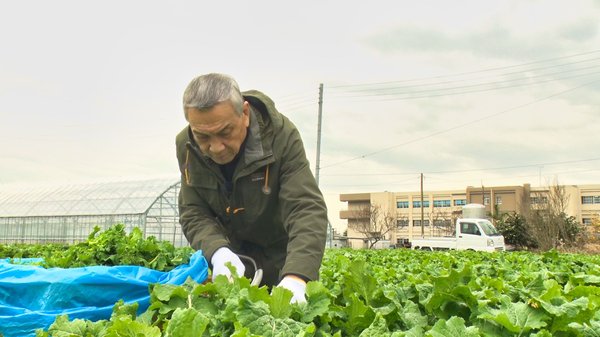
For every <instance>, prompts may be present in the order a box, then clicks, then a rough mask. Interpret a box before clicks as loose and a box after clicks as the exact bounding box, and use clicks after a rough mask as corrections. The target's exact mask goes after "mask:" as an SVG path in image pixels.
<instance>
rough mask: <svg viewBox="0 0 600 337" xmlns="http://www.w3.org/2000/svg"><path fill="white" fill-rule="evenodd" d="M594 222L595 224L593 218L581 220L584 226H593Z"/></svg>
mask: <svg viewBox="0 0 600 337" xmlns="http://www.w3.org/2000/svg"><path fill="white" fill-rule="evenodd" d="M592 222H593V221H592V219H591V218H582V219H581V223H582V224H584V225H586V226H587V225H591V224H592Z"/></svg>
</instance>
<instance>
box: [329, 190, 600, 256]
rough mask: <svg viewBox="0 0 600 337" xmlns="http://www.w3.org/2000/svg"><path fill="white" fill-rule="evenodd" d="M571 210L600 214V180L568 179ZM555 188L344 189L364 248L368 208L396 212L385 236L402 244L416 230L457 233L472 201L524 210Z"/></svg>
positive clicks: (581, 215)
mask: <svg viewBox="0 0 600 337" xmlns="http://www.w3.org/2000/svg"><path fill="white" fill-rule="evenodd" d="M561 187H562V188H563V191H564V195H565V199H566V201H567V203H566V213H567V214H568V215H570V216H573V217H575V218H576V219H577V221H578V222H580V223H582V224H584V225H588V224H591V223H592V221H594V219H598V218H600V185H562V186H561ZM549 194H550V193H549V188H533V187H531V186H530V185H529V184H524V185H523V186H485V187H472V186H468V187H467V188H466V189H464V190H446V191H423V193H421V192H420V191H418V192H376V193H351V194H341V195H340V201H342V202H346V203H347V205H348V207H347V209H346V210H342V211H340V218H341V219H343V220H347V221H348V235H347V236H348V245H349V246H350V247H353V248H364V247H366V244H367V242H366V241H365V239H364V237H365V236H366V234H363V233H360V231H357V230H356V227H357V226H356V224H358V223H360V222H361V221H362V222H364V221H365V220H368V219H366V218H367V215H366V213H368V212H365V211H364V210H365V209H370V208H371V206H376V207H378V208H379V209H380V210H381V213H382V214H385V215H389V216H390V217H392V218H395V222H396V226H395V228H393V230H391V231H389V232H388V233H386V234H385V237H383V238H381V239H382V241H384V242H385V241H388V240H389V243H390V245H402V244H403V243H405V242H406V240H411V239H412V238H413V237H416V236H443V235H451V234H452V232H453V230H454V222H455V221H456V218H457V217H459V216H460V215H461V213H462V206H464V205H466V204H469V203H478V204H483V205H485V209H486V212H487V214H490V215H492V216H493V215H494V214H495V213H496V212H499V213H510V212H515V213H518V214H523V213H524V212H525V210H526V208H527V207H531V206H532V205H536V204H542V203H544V202H546V201H547V198H548V196H549Z"/></svg>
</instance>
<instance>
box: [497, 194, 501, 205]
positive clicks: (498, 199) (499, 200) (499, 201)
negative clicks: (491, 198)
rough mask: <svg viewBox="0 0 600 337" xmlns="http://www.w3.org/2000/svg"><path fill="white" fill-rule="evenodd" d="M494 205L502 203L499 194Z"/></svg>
mask: <svg viewBox="0 0 600 337" xmlns="http://www.w3.org/2000/svg"><path fill="white" fill-rule="evenodd" d="M496 205H502V196H501V195H497V196H496Z"/></svg>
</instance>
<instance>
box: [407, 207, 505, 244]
mask: <svg viewBox="0 0 600 337" xmlns="http://www.w3.org/2000/svg"><path fill="white" fill-rule="evenodd" d="M410 244H411V247H412V249H423V250H450V249H455V250H481V251H488V252H495V251H504V250H506V247H505V245H504V237H503V236H502V234H500V233H499V232H498V230H496V227H494V225H493V224H492V223H491V222H490V221H489V220H487V219H485V208H484V206H483V205H479V204H467V205H465V206H463V215H462V217H461V218H459V219H457V220H456V227H455V231H454V235H453V236H438V237H416V238H413V239H412V240H411V242H410Z"/></svg>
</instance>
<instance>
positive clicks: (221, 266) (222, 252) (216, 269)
mask: <svg viewBox="0 0 600 337" xmlns="http://www.w3.org/2000/svg"><path fill="white" fill-rule="evenodd" d="M210 262H211V263H212V265H213V269H212V278H213V280H214V279H215V277H217V275H225V276H227V278H228V279H229V281H231V280H232V277H231V271H229V268H227V266H226V265H225V264H226V263H227V262H230V263H231V265H232V266H234V267H235V270H236V272H237V274H238V276H244V272H245V271H246V266H244V264H243V263H242V260H240V258H239V257H238V256H237V255H235V253H234V252H232V251H231V249H229V248H227V247H221V248H219V249H217V250H216V251H215V253H214V254H213V256H212V258H211V259H210Z"/></svg>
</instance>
